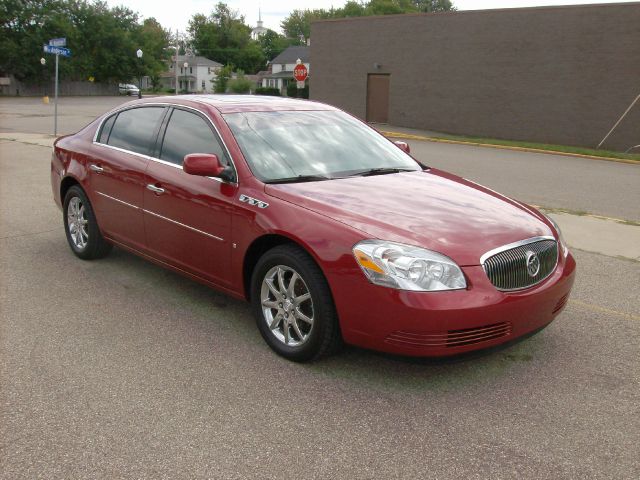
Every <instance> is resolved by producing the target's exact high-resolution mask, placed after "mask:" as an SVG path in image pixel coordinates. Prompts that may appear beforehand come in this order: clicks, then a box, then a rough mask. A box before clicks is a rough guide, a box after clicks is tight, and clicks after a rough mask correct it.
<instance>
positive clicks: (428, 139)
mask: <svg viewBox="0 0 640 480" xmlns="http://www.w3.org/2000/svg"><path fill="white" fill-rule="evenodd" d="M380 133H382V134H383V135H384V136H386V137H391V138H403V139H406V140H422V141H425V142H434V143H450V144H453V145H469V146H473V147H485V148H497V149H499V150H512V151H516V152H528V153H544V154H546V155H563V156H565V157H576V158H588V159H590V160H604V161H606V162H616V163H626V164H628V165H640V161H635V160H627V159H624V158H612V157H597V156H595V155H585V154H582V153H571V152H558V151H555V150H542V149H539V148H528V147H516V146H509V145H494V144H491V143H478V142H465V141H463V140H449V139H446V138H434V137H423V136H421V135H412V134H410V133H400V132H388V131H384V130H380Z"/></svg>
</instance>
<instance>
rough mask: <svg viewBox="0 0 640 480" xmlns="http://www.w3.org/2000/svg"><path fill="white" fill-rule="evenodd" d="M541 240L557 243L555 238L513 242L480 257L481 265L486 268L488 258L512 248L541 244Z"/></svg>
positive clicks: (546, 237) (533, 238)
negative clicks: (485, 263) (535, 243)
mask: <svg viewBox="0 0 640 480" xmlns="http://www.w3.org/2000/svg"><path fill="white" fill-rule="evenodd" d="M541 240H553V241H556V239H555V238H554V237H552V236H545V237H531V238H527V239H526V240H520V241H518V242H513V243H510V244H508V245H503V246H501V247H498V248H494V249H493V250H489V251H488V252H487V253H485V254H484V255H482V256H481V257H480V265H483V266H484V262H485V261H486V260H487V258H489V257H493V256H494V255H496V254H498V253H501V252H504V251H505V250H511V249H512V248H516V247H522V246H523V245H528V244H530V243H534V242H539V241H541Z"/></svg>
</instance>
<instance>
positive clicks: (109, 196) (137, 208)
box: [96, 191, 142, 210]
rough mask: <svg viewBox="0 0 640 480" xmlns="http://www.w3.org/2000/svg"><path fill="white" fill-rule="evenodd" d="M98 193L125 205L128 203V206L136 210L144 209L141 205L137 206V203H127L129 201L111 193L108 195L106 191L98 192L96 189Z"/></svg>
mask: <svg viewBox="0 0 640 480" xmlns="http://www.w3.org/2000/svg"><path fill="white" fill-rule="evenodd" d="M96 193H97V194H98V195H102V196H103V197H106V198H108V199H109V200H113V201H114V202H118V203H121V204H123V205H126V206H127V207H131V208H133V209H134V210H142V208H140V207H136V206H135V205H132V204H130V203H127V202H125V201H123V200H120V199H119V198H115V197H112V196H111V195H107V194H106V193H102V192H98V191H96Z"/></svg>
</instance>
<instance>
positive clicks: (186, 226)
mask: <svg viewBox="0 0 640 480" xmlns="http://www.w3.org/2000/svg"><path fill="white" fill-rule="evenodd" d="M144 212H145V213H148V214H149V215H153V216H154V217H158V218H161V219H162V220H166V221H167V222H171V223H175V224H176V225H180V226H181V227H183V228H186V229H187V230H191V231H192V232H196V233H200V234H202V235H205V236H207V237H211V238H213V239H214V240H218V241H220V242H224V238H220V237H216V236H215V235H211V234H210V233H207V232H203V231H202V230H198V229H197V228H194V227H190V226H189V225H185V224H184V223H180V222H176V221H175V220H171V219H170V218H167V217H163V216H162V215H159V214H157V213H154V212H151V211H149V210H144Z"/></svg>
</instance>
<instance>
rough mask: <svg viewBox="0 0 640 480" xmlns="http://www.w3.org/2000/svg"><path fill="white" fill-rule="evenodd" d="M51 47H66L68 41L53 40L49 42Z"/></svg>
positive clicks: (61, 39)
mask: <svg viewBox="0 0 640 480" xmlns="http://www.w3.org/2000/svg"><path fill="white" fill-rule="evenodd" d="M49 45H51V46H52V47H66V46H67V39H66V38H52V39H51V40H49Z"/></svg>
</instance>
